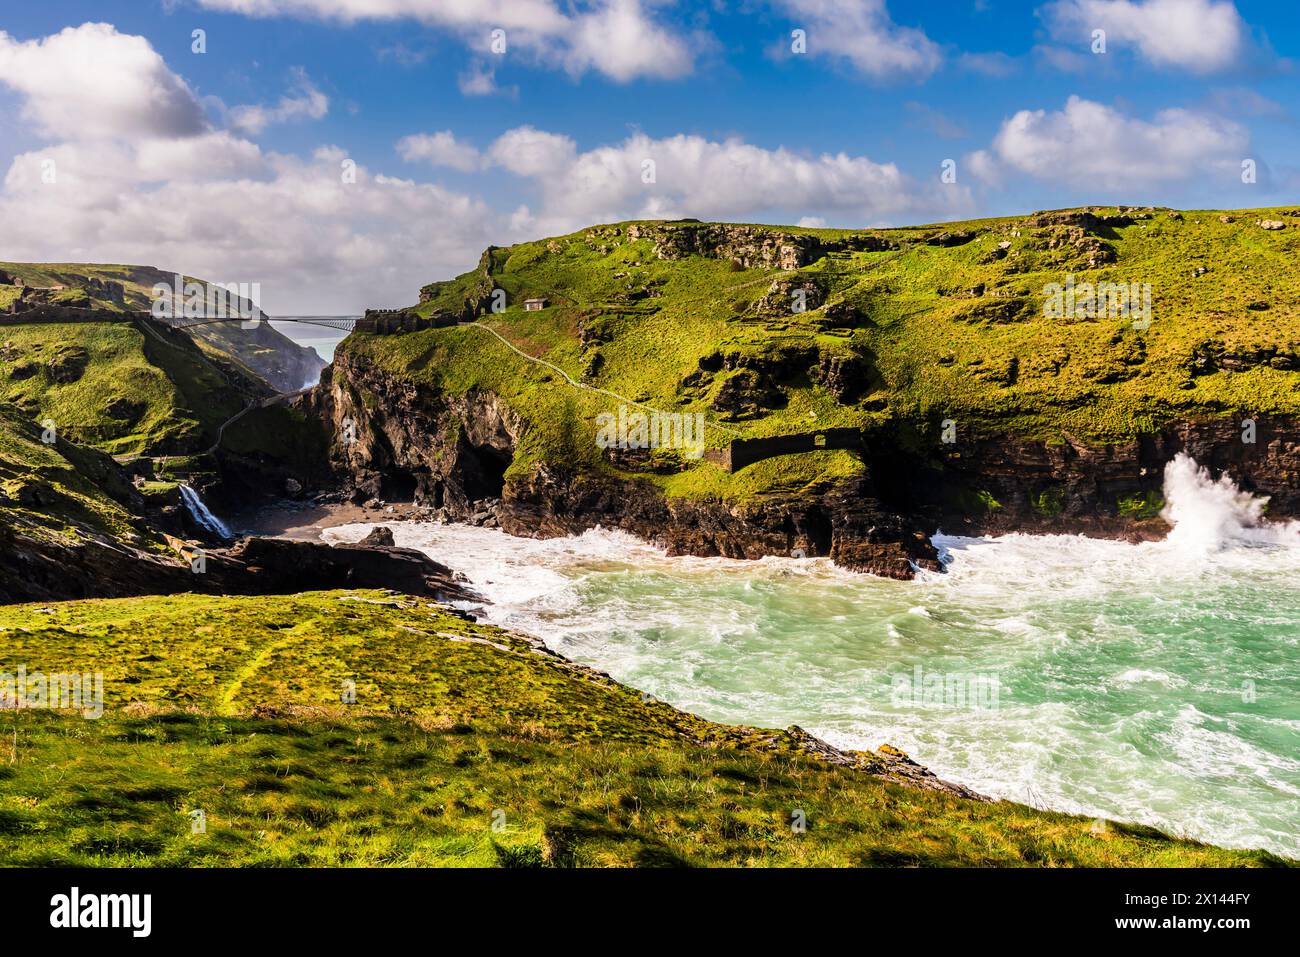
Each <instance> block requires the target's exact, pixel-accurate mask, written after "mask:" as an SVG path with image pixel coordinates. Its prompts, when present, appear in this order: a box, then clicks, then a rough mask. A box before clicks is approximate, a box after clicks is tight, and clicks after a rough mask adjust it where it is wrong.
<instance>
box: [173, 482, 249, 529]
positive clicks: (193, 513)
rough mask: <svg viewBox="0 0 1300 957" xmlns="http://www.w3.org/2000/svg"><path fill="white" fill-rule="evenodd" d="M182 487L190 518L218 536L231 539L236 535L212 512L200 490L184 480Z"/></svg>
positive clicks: (182, 496) (183, 499)
mask: <svg viewBox="0 0 1300 957" xmlns="http://www.w3.org/2000/svg"><path fill="white" fill-rule="evenodd" d="M180 487H181V500H182V501H183V502H184V503H185V508H186V510H187V511H188V512H189V513H190V518H192V519H194V521H195V523H196V524H197V525H198V526H199V527H200V528H202V529H204V530H205V531H208V532H211V533H212V534H213V535H216V536H217V537H218V538H225V539H231V538H234V537H235V533H234V532H232V531H231V530H230V526H229V525H227V524H226V523H225V522H223V521H222V520H221V519H219V518H217V516H215V515H213V514H212V510H211V509H210V508H208V506H207V505H206V504H205V503H204V501H203V498H202V496H200V495H199V493H198V492H196V491H194V489H192V488H190V487H189V486H188V485H186V484H185V483H184V482H182V483H181V486H180Z"/></svg>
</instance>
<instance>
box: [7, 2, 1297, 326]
mask: <svg viewBox="0 0 1300 957" xmlns="http://www.w3.org/2000/svg"><path fill="white" fill-rule="evenodd" d="M3 6H4V9H3V11H2V12H0V163H3V164H4V165H5V167H6V169H5V175H4V182H3V186H2V187H0V260H22V261H28V260H30V261H63V262H70V261H77V262H82V261H92V262H128V263H144V264H150V265H157V266H159V267H162V268H165V269H175V270H180V271H184V272H188V273H190V274H193V275H198V276H201V277H204V278H207V279H210V280H215V281H221V282H258V283H260V284H261V288H262V303H263V305H264V307H265V308H267V310H268V311H270V312H272V313H274V314H281V315H284V314H293V313H307V312H312V313H330V314H343V313H350V312H354V311H359V310H360V309H361V308H363V307H365V306H397V305H405V304H409V303H410V302H412V301H414V299H415V295H416V292H417V290H418V288H419V286H420V285H422V284H423V283H425V282H428V281H430V280H432V279H439V278H445V277H447V276H450V275H454V274H456V273H458V272H461V271H463V270H465V269H467V268H469V267H470V266H472V265H473V263H474V262H475V261H476V260H477V258H478V255H479V253H480V252H481V250H482V248H483V247H484V246H486V245H488V244H489V243H494V244H497V245H506V244H509V243H512V242H517V241H520V240H524V239H531V238H536V237H539V236H545V235H551V234H555V233H560V232H568V231H572V230H574V229H578V228H580V227H582V226H585V225H589V224H592V223H598V222H609V221H614V220H620V219H628V218H633V217H676V216H694V217H698V218H701V219H724V220H734V221H746V222H772V223H805V224H813V225H820V224H825V225H829V226H850V227H857V226H868V225H901V224H909V223H922V222H936V221H942V220H947V219H957V218H970V217H975V216H990V215H1002V214H1008V213H1019V212H1027V211H1030V210H1034V209H1042V208H1056V207H1062V206H1071V205H1080V204H1085V203H1098V202H1111V203H1114V202H1122V203H1130V204H1144V205H1145V204H1157V205H1168V206H1180V207H1202V208H1205V207H1210V208H1232V207H1243V206H1267V205H1284V204H1300V135H1298V129H1300V128H1298V127H1297V118H1298V117H1300V97H1298V95H1297V89H1298V87H1297V68H1296V64H1295V62H1294V61H1295V58H1296V57H1297V56H1298V55H1300V50H1298V49H1297V47H1298V45H1300V20H1297V18H1296V16H1295V0H1235V2H1234V0H1042V2H1034V0H926V2H919V0H694V2H686V0H682V2H676V3H674V2H672V0H95V2H60V0H46V2H44V3H40V4H31V3H28V4H19V3H16V2H12V0H7V2H6V3H5V4H4V5H3ZM196 31H199V32H196ZM1098 31H1102V33H1098ZM1103 35H1104V36H1103ZM1103 41H1104V48H1102V47H1103ZM1247 161H1250V162H1252V163H1253V168H1254V170H1255V175H1254V177H1249V176H1247V177H1243V173H1242V169H1243V163H1245V162H1247ZM945 170H948V171H950V173H949V175H947V176H945V175H944V173H945ZM648 171H652V173H653V175H649V174H648ZM1252 178H1253V182H1243V179H1247V180H1249V179H1252Z"/></svg>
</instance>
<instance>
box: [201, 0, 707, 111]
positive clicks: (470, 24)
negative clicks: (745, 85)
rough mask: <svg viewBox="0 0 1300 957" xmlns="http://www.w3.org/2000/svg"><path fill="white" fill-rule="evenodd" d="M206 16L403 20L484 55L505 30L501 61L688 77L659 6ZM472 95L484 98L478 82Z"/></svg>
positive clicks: (370, 5)
mask: <svg viewBox="0 0 1300 957" xmlns="http://www.w3.org/2000/svg"><path fill="white" fill-rule="evenodd" d="M198 2H199V4H200V5H202V6H204V7H207V8H208V9H210V10H221V11H225V12H231V13H241V14H244V15H247V16H253V17H270V16H296V17H312V18H318V19H325V20H334V21H339V22H342V23H354V22H356V21H358V20H398V19H409V20H415V21H418V22H420V23H424V24H428V25H430V26H435V27H442V28H445V29H449V30H452V31H454V32H455V33H457V34H459V35H460V36H461V37H463V38H464V39H465V40H466V41H467V42H468V43H470V44H471V45H472V46H473V47H474V48H475V49H477V50H480V51H482V52H488V48H489V37H490V34H491V31H492V30H497V29H500V30H504V31H505V39H506V44H507V47H506V54H505V55H506V56H509V54H510V53H511V52H512V51H521V52H523V53H524V54H525V55H526V56H527V57H529V58H530V59H532V60H534V61H536V62H541V63H544V64H547V65H551V66H556V67H559V68H562V69H564V70H566V71H568V72H569V73H571V74H574V75H580V74H583V73H586V72H588V71H591V70H594V71H596V72H599V73H602V74H604V75H605V76H607V77H609V78H611V79H613V80H615V81H618V82H627V81H629V80H633V79H636V78H639V77H653V78H661V79H662V78H673V77H679V76H684V75H685V74H688V73H690V72H691V69H692V67H693V64H694V55H693V52H692V45H691V43H690V42H688V40H687V38H685V37H683V36H679V35H678V34H677V33H676V32H674V31H673V30H672V29H670V28H669V27H667V26H664V25H663V24H661V23H659V22H658V21H657V20H656V19H655V18H654V17H653V16H652V15H651V14H650V12H649V11H650V9H651V8H653V7H655V6H660V5H661V4H662V0H590V2H586V3H582V4H576V5H575V4H569V3H561V2H559V0H198ZM477 77H478V79H477V80H474V79H473V78H471V80H470V81H468V82H467V83H466V84H464V85H468V87H469V92H470V93H471V94H478V93H483V92H490V91H491V86H490V83H491V79H490V74H485V73H483V71H482V70H480V71H479V73H478V74H477Z"/></svg>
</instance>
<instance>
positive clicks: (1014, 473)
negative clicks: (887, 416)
mask: <svg viewBox="0 0 1300 957" xmlns="http://www.w3.org/2000/svg"><path fill="white" fill-rule="evenodd" d="M1243 423H1247V424H1246V425H1243ZM1250 423H1253V429H1252V428H1251V427H1250V426H1249V424H1250ZM1246 439H1253V441H1246ZM1180 452H1185V453H1187V454H1188V455H1190V456H1191V457H1192V458H1193V459H1195V460H1196V462H1197V463H1198V464H1199V465H1202V466H1204V467H1205V468H1207V469H1209V471H1210V473H1211V475H1213V476H1215V477H1217V476H1219V475H1222V474H1224V473H1226V474H1228V475H1229V476H1231V478H1232V480H1233V481H1234V482H1235V483H1236V484H1237V485H1238V487H1240V488H1241V489H1242V490H1244V491H1246V492H1249V493H1251V494H1254V495H1263V496H1268V497H1269V516H1270V517H1271V518H1273V519H1274V520H1285V519H1292V518H1296V517H1300V423H1297V422H1296V421H1294V420H1291V419H1287V418H1277V417H1267V416H1257V417H1250V418H1246V417H1243V416H1242V415H1224V416H1223V417H1221V418H1216V419H1211V420H1207V421H1199V422H1177V423H1174V424H1173V425H1170V426H1168V427H1167V428H1165V429H1162V430H1161V431H1159V432H1155V433H1152V434H1151V435H1147V436H1143V437H1141V438H1140V439H1139V440H1137V441H1134V442H1129V443H1123V444H1117V445H1107V446H1090V445H1087V444H1084V443H1082V442H1078V441H1076V440H1072V439H1067V440H1066V441H1064V442H1059V443H1047V442H1034V441H1026V440H1023V439H1017V438H1015V437H1013V436H1007V435H1000V436H985V437H981V438H976V439H973V440H971V441H969V442H959V443H954V444H953V445H952V446H949V447H945V450H944V451H943V452H942V453H940V454H939V455H937V456H936V457H935V458H933V459H926V458H923V457H921V456H918V455H916V454H912V453H908V452H906V451H904V450H902V449H900V448H899V447H898V446H897V445H895V444H893V443H891V442H889V441H888V440H881V439H878V440H876V442H875V443H874V444H873V446H872V447H871V449H870V451H869V453H868V460H869V462H870V463H871V465H872V467H873V471H874V474H875V476H876V481H877V484H878V485H879V487H880V488H881V490H882V494H883V496H884V497H885V499H886V501H888V502H889V504H890V505H891V506H892V507H894V508H897V509H899V510H901V511H903V512H906V513H909V514H914V515H917V516H921V517H923V518H924V521H925V524H927V525H933V526H941V527H943V528H944V530H945V531H948V532H953V533H968V532H969V533H980V534H1001V533H1006V532H1012V531H1017V532H1034V533H1068V534H1075V533H1077V534H1085V535H1092V536H1096V537H1104V538H1125V539H1133V540H1136V539H1146V538H1159V537H1163V536H1164V534H1165V533H1166V532H1167V531H1168V528H1167V526H1166V524H1165V523H1164V521H1163V520H1161V519H1160V518H1159V512H1160V510H1161V508H1162V507H1163V505H1164V499H1163V485H1164V470H1165V466H1166V465H1167V464H1168V463H1169V462H1170V461H1171V460H1172V459H1173V458H1174V457H1175V456H1176V455H1177V454H1178V453H1180Z"/></svg>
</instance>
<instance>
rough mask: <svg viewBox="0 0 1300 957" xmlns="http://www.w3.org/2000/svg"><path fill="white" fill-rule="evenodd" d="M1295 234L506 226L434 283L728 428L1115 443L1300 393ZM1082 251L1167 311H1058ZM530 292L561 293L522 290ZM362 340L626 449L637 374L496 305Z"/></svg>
mask: <svg viewBox="0 0 1300 957" xmlns="http://www.w3.org/2000/svg"><path fill="white" fill-rule="evenodd" d="M1262 221H1268V222H1275V223H1281V224H1282V225H1283V228H1280V229H1278V228H1272V229H1265V228H1263V226H1261V225H1259V223H1260V222H1262ZM1298 253H1300V210H1242V211H1234V212H1227V213H1225V212H1220V211H1196V212H1186V213H1182V212H1175V211H1172V210H1164V209H1150V208H1147V209H1119V208H1090V209H1088V210H1073V211H1070V210H1067V211H1058V212H1050V213H1040V214H1034V215H1032V216H1028V217H1014V218H1002V219H990V220H979V221H972V222H960V223H947V224H942V225H936V226H924V227H912V228H906V229H882V230H859V231H848V230H829V229H802V228H795V227H770V226H734V225H722V224H696V223H692V222H683V223H618V224H613V225H609V226H600V227H592V228H590V229H587V230H583V231H581V232H578V233H574V234H571V235H568V236H562V237H557V238H553V239H547V240H539V241H537V242H532V243H525V244H521V245H518V246H513V247H510V248H508V249H494V250H490V251H489V253H488V254H486V255H485V257H484V261H483V263H482V264H481V265H480V268H479V269H477V270H474V271H472V272H470V273H467V274H465V275H464V276H461V277H458V278H456V279H454V280H450V281H447V282H439V283H433V284H431V285H430V286H429V287H427V288H426V290H425V291H424V294H423V297H422V302H421V303H420V304H419V305H418V306H416V307H415V309H416V310H417V311H419V312H420V313H422V314H424V315H431V314H435V313H439V312H451V313H458V314H459V313H463V312H464V310H465V306H466V303H467V302H468V303H473V302H475V301H479V300H482V298H483V297H484V296H485V295H486V294H488V293H490V292H491V290H492V289H494V288H499V289H503V290H504V291H505V292H506V294H507V302H508V307H507V308H506V309H505V311H504V312H501V313H500V314H494V313H491V312H488V313H486V315H485V316H483V318H482V321H483V322H484V323H485V324H487V325H490V326H491V327H492V328H493V329H495V330H497V331H498V332H499V333H500V334H501V335H502V336H504V337H505V338H506V339H507V340H509V341H510V342H511V343H513V344H514V345H516V346H517V347H518V348H519V349H521V350H522V351H523V352H525V353H527V354H529V355H531V356H536V357H541V358H544V359H545V360H546V361H548V362H550V363H553V364H555V365H557V366H559V367H560V368H562V369H564V370H565V371H566V372H567V373H568V374H569V375H570V376H572V377H573V378H574V379H577V380H580V381H582V382H583V383H586V384H589V385H591V386H593V387H595V388H600V389H606V390H609V391H611V392H614V393H617V394H619V395H621V396H625V397H627V398H629V399H634V400H636V401H640V402H644V403H647V404H649V405H651V406H653V407H656V408H659V409H662V410H664V411H670V412H672V411H683V412H687V411H688V412H702V413H704V414H705V415H706V417H707V418H708V419H709V421H710V422H711V423H716V424H717V425H718V426H722V427H724V428H725V429H730V430H734V431H725V430H724V428H710V429H709V431H708V438H709V444H710V445H711V446H714V447H716V446H719V445H721V444H723V443H725V442H726V441H728V440H729V439H731V438H734V437H736V435H735V433H737V432H738V433H739V434H740V435H743V436H746V437H753V436H767V435H776V434H783V433H789V432H808V431H814V430H818V429H822V428H828V427H833V426H858V427H863V428H867V429H891V430H896V431H897V432H898V433H899V434H900V435H902V436H903V437H904V439H905V440H906V441H908V442H910V443H911V444H914V445H915V446H916V447H918V448H922V449H924V448H926V447H933V445H934V444H936V443H937V442H938V440H939V431H940V427H941V422H942V421H943V420H944V419H953V420H955V422H956V423H957V427H958V428H959V429H961V430H964V431H965V433H966V434H967V435H969V434H972V433H974V432H993V431H997V432H1010V433H1013V434H1016V435H1020V436H1025V437H1032V438H1039V439H1047V440H1049V441H1060V440H1061V439H1062V437H1063V436H1065V435H1067V434H1068V435H1071V436H1074V437H1076V438H1080V439H1083V440H1085V441H1089V442H1096V443H1111V442H1123V441H1126V440H1129V439H1131V438H1132V437H1133V436H1135V435H1138V434H1142V433H1146V432H1150V431H1152V430H1154V429H1157V428H1159V427H1160V426H1162V425H1164V424H1166V423H1169V422H1171V421H1174V420H1178V419H1185V418H1198V417H1208V416H1211V415H1214V414H1215V413H1220V412H1223V411H1225V410H1227V411H1232V410H1243V411H1249V412H1254V413H1279V414H1287V415H1294V414H1297V413H1300V267H1298V266H1297V262H1300V260H1298V259H1297V254H1298ZM782 264H784V265H786V266H791V267H794V266H797V268H788V269H783V268H778V267H779V266H780V265H782ZM1067 277H1073V280H1074V282H1075V283H1085V282H1086V283H1094V284H1096V283H1102V282H1111V283H1125V284H1129V283H1138V284H1149V285H1150V300H1151V316H1150V320H1149V323H1148V322H1146V321H1142V320H1141V317H1140V316H1137V315H1136V314H1135V315H1132V316H1126V315H1115V316H1112V315H1110V314H1108V313H1107V314H1103V315H1100V316H1096V315H1094V316H1081V317H1068V318H1053V317H1049V316H1048V315H1047V314H1046V313H1045V308H1044V306H1045V303H1046V301H1047V296H1048V291H1047V290H1048V287H1049V284H1052V283H1058V284H1064V283H1065V282H1066V280H1067ZM796 293H801V294H802V296H803V300H804V303H805V304H806V307H807V308H806V310H805V311H797V310H796V309H795V308H794V298H793V296H794V294H796ZM529 297H546V298H547V299H548V306H547V308H545V309H542V310H541V311H537V312H526V311H524V309H523V300H524V299H526V298H529ZM344 352H346V353H349V354H352V355H355V356H357V357H358V358H359V360H360V361H363V362H367V363H371V364H375V365H378V366H380V367H382V368H385V369H388V370H390V371H392V372H393V373H395V374H399V375H401V376H404V377H408V378H411V379H413V380H415V381H417V382H422V383H427V384H429V385H433V386H436V387H439V388H443V389H447V390H449V391H451V392H452V393H462V392H464V391H467V390H469V389H471V388H485V389H491V390H493V391H495V392H497V393H499V394H501V395H502V396H503V397H504V398H505V399H506V400H507V402H508V403H509V404H510V405H511V407H512V408H514V409H515V410H516V411H518V412H519V413H520V414H521V415H522V416H523V417H524V418H525V420H527V421H528V422H530V423H532V425H533V429H532V430H531V432H530V434H529V435H528V437H527V438H526V440H525V442H524V447H523V448H521V449H520V450H519V453H518V455H517V457H516V460H515V465H514V469H515V470H516V472H522V471H526V470H528V469H529V468H531V466H532V465H534V464H535V463H536V462H538V461H557V460H559V461H565V462H570V463H581V464H584V465H586V466H589V467H593V468H600V467H606V465H605V464H604V463H603V462H602V460H601V459H600V457H599V452H598V450H597V449H596V448H595V446H594V442H593V441H592V437H593V436H594V433H595V428H596V426H595V416H596V415H597V414H598V413H599V412H602V411H612V410H613V409H615V408H616V407H617V405H618V400H617V399H612V398H610V397H608V396H604V395H598V394H593V393H591V392H584V391H581V390H575V389H573V388H570V387H567V386H565V385H564V384H563V382H562V380H561V379H560V377H558V376H556V375H555V374H554V373H553V372H550V371H548V370H546V369H544V368H541V367H539V366H536V365H533V364H530V363H529V362H527V361H526V360H525V359H523V358H521V357H519V356H517V355H515V354H513V353H512V352H511V351H510V350H509V349H508V348H507V347H506V346H505V345H504V344H502V343H500V342H498V341H496V340H494V339H493V338H492V337H491V336H490V335H488V334H487V333H485V332H484V331H483V330H480V329H475V328H467V327H465V326H457V327H452V328H447V329H434V330H431V331H427V332H420V333H411V334H406V335H400V336H377V335H356V336H353V337H351V338H350V339H349V340H348V341H347V343H346V344H345V346H344ZM860 467H861V466H860V464H859V462H858V460H857V459H856V458H855V457H853V456H852V455H850V454H848V453H845V452H829V451H828V452H820V453H815V454H813V455H808V456H800V457H797V458H796V457H786V458H783V459H781V460H779V461H769V462H765V463H760V464H759V465H756V466H753V467H752V468H749V469H745V470H743V471H742V472H740V473H737V474H735V475H727V474H725V473H724V472H723V471H722V470H721V469H719V468H718V467H716V466H714V465H710V464H707V463H700V464H695V465H692V466H690V467H688V468H687V469H686V470H685V471H683V472H681V473H679V474H672V475H667V476H663V475H661V476H657V477H655V479H654V480H655V481H657V482H659V483H660V484H661V485H662V486H663V487H664V488H665V490H666V491H667V492H669V493H670V494H680V495H704V494H711V495H720V496H723V497H744V496H746V495H749V494H753V493H755V492H758V491H775V490H781V489H784V490H797V489H799V488H802V487H805V486H807V485H809V484H811V483H817V482H822V481H825V480H828V479H832V478H836V477H838V476H841V475H844V474H847V473H850V472H853V471H855V470H857V469H858V468H860Z"/></svg>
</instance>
